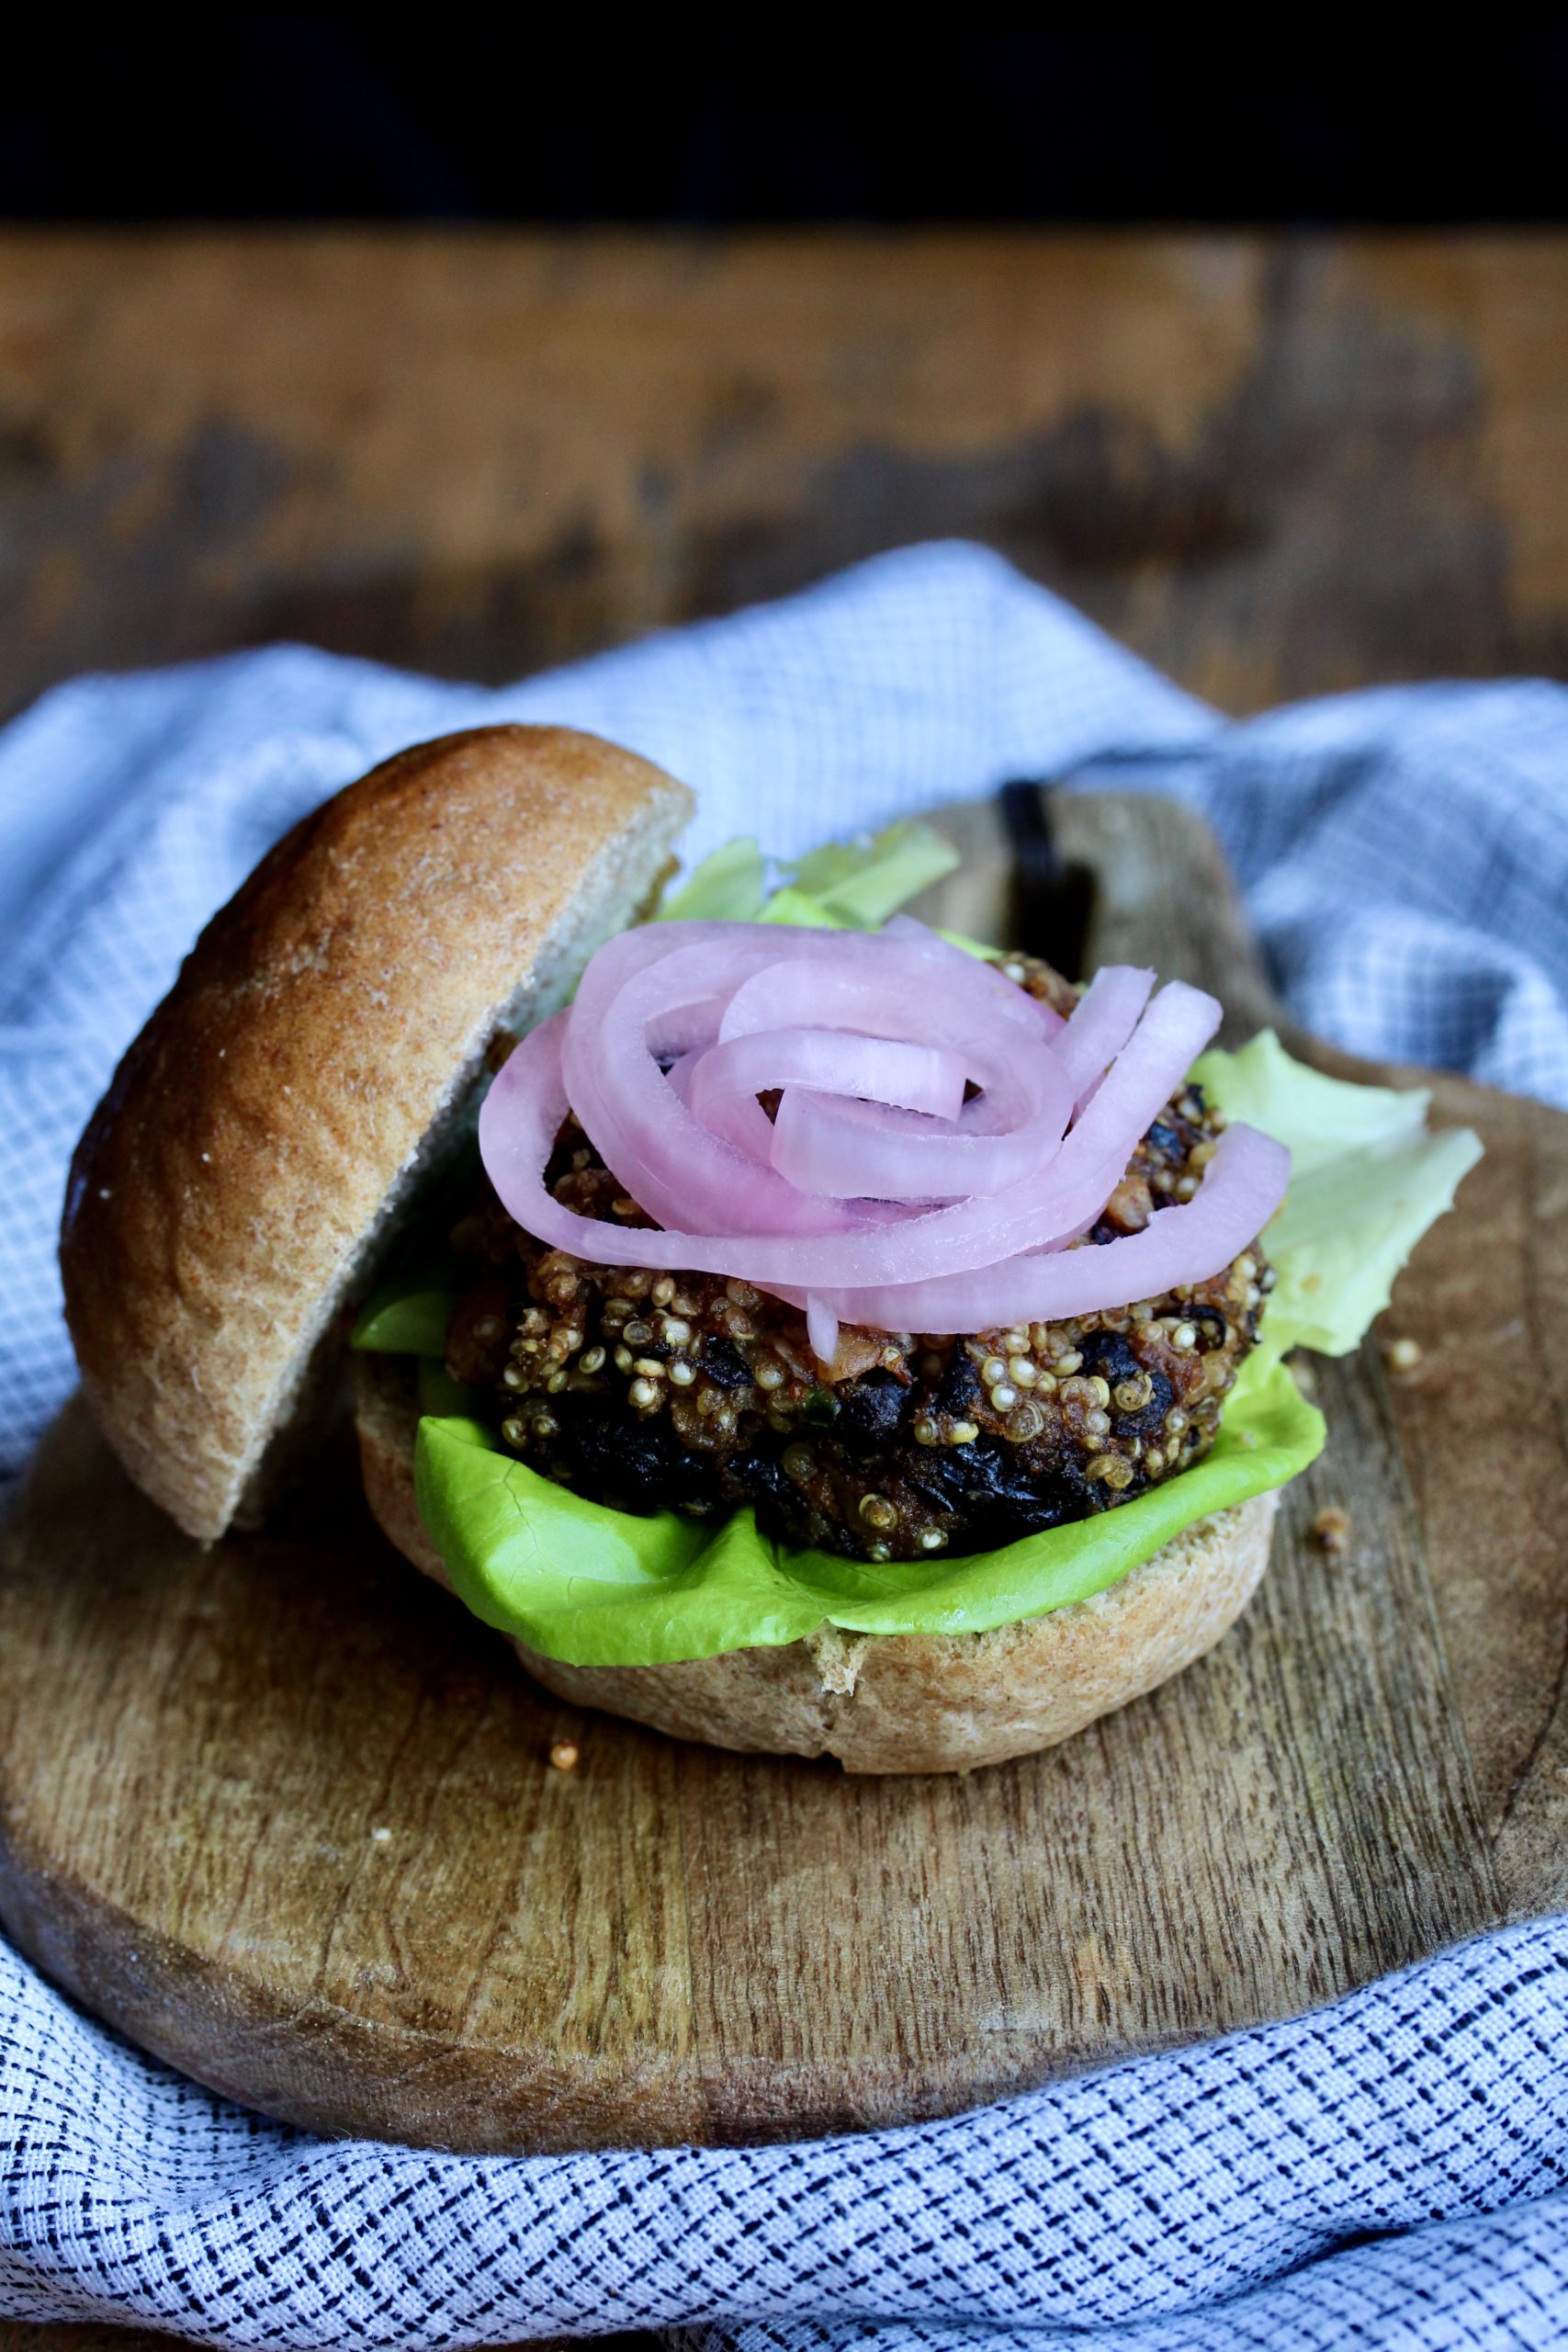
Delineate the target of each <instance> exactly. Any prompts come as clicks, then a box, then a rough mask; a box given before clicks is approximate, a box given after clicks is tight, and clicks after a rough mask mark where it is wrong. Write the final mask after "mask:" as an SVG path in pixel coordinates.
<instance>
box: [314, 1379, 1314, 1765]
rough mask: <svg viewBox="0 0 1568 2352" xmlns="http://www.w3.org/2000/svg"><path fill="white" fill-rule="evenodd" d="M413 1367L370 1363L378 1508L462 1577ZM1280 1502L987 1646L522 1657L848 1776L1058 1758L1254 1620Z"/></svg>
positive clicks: (866, 1639) (637, 1706)
mask: <svg viewBox="0 0 1568 2352" xmlns="http://www.w3.org/2000/svg"><path fill="white" fill-rule="evenodd" d="M418 1420H419V1415H418V1408H417V1403H416V1397H415V1383H414V1375H413V1372H412V1366H411V1365H410V1363H409V1361H408V1359H406V1358H402V1357H397V1356H368V1355H367V1356H363V1357H361V1358H360V1360H359V1366H358V1411H357V1426H358V1432H359V1455H360V1463H361V1465H362V1468H363V1471H364V1477H365V1492H366V1495H367V1498H368V1500H369V1504H370V1508H371V1510H372V1511H373V1512H374V1513H375V1515H376V1518H377V1519H378V1521H379V1522H380V1524H381V1526H382V1528H383V1529H384V1531H385V1532H386V1533H387V1534H388V1535H389V1536H390V1538H391V1540H392V1542H393V1543H394V1544H396V1545H397V1546H398V1549H399V1550H400V1552H402V1553H403V1554H405V1555H406V1556H407V1557H408V1558H409V1559H411V1560H412V1562H413V1564H414V1566H415V1567H417V1568H423V1571H424V1573H425V1575H426V1576H431V1577H435V1578H436V1580H437V1581H438V1582H439V1583H441V1584H446V1585H449V1584H450V1581H451V1580H450V1578H449V1577H448V1576H447V1574H446V1566H445V1565H444V1563H443V1561H442V1559H441V1555H440V1554H439V1553H438V1552H437V1550H436V1549H435V1546H434V1544H433V1543H432V1541H431V1538H430V1536H429V1534H428V1532H426V1529H425V1526H424V1522H423V1520H422V1519H421V1517H420V1512H419V1505H418V1502H417V1500H416V1498H415V1494H414V1469H413V1457H414V1435H415V1431H416V1430H417V1427H418ZM1278 1501H1279V1498H1278V1496H1277V1495H1273V1494H1268V1495H1258V1496H1257V1497H1255V1498H1253V1499H1252V1500H1251V1501H1250V1502H1245V1503H1237V1504H1235V1506H1233V1508H1232V1509H1230V1510H1224V1511H1219V1512H1217V1513H1216V1514H1215V1515H1214V1516H1213V1518H1211V1519H1204V1520H1200V1521H1198V1523H1197V1524H1196V1526H1193V1527H1190V1528H1188V1529H1187V1530H1186V1532H1184V1533H1183V1534H1181V1535H1179V1536H1177V1537H1176V1539H1175V1540H1174V1542H1172V1543H1169V1544H1167V1545H1166V1546H1165V1548H1164V1550H1163V1551H1161V1552H1157V1553H1156V1555H1155V1556H1154V1558H1153V1559H1152V1560H1149V1561H1146V1562H1145V1565H1144V1566H1142V1567H1139V1568H1134V1570H1133V1571H1132V1573H1131V1574H1130V1575H1129V1576H1126V1577H1122V1580H1121V1582H1120V1583H1119V1584H1115V1585H1112V1586H1111V1589H1109V1591H1106V1592H1102V1593H1098V1594H1096V1595H1095V1597H1094V1599H1093V1600H1081V1601H1077V1602H1075V1603H1074V1604H1073V1605H1072V1606H1071V1607H1069V1608H1066V1609H1057V1610H1054V1611H1052V1612H1051V1613H1050V1615H1048V1616H1045V1617H1032V1618H1029V1619H1027V1620H1026V1621H1025V1622H1024V1623H1021V1624H1017V1625H1003V1626H999V1627H998V1629H997V1630H996V1632H994V1633H989V1634H870V1635H867V1634H842V1633H840V1632H838V1631H837V1630H836V1629H835V1628H833V1627H831V1626H824V1627H823V1628H822V1629H821V1631H820V1632H818V1633H817V1634H812V1635H811V1636H810V1637H809V1638H808V1639H807V1640H806V1641H799V1642H791V1643H789V1644H788V1645H786V1646H784V1647H782V1648H778V1649H754V1650H729V1651H728V1652H726V1653H725V1655H724V1656H723V1657H709V1658H694V1659H692V1660H690V1661H689V1662H687V1663H684V1664H682V1665H678V1666H635V1667H634V1666H598V1667H584V1666H562V1665H561V1664H560V1663H559V1661H558V1659H555V1658H549V1657H540V1656H539V1655H538V1654H537V1653H536V1651H533V1650H531V1649H529V1648H528V1647H527V1646H526V1645H525V1643H523V1642H513V1648H514V1649H515V1650H516V1652H517V1655H518V1657H520V1658H521V1659H522V1661H523V1663H524V1665H525V1667H526V1668H527V1669H528V1671H529V1673H530V1674H531V1675H533V1677H534V1679H536V1681H538V1682H542V1683H543V1684H544V1686H545V1688H546V1689H547V1691H554V1692H555V1693H556V1694H557V1696H558V1697H559V1698H562V1699H569V1700H572V1701H574V1702H577V1703H578V1704H580V1705H581V1706H585V1707H602V1708H604V1711H605V1712H606V1713H609V1714H614V1715H629V1716H630V1717H631V1718H632V1720H633V1721H634V1722H635V1723H641V1724H651V1725H652V1727H653V1728H654V1730H656V1731H662V1732H669V1733H671V1734H672V1735H673V1736H674V1737H676V1738H678V1739H696V1740H704V1741H705V1742H706V1743H707V1744H708V1745H709V1746H710V1747H736V1748H742V1749H745V1750H748V1751H750V1752H761V1753H764V1754H776V1755H784V1756H834V1757H837V1758H838V1759H839V1761H840V1764H842V1765H843V1767H844V1769H845V1770H846V1771H850V1772H962V1771H969V1770H973V1769H974V1767H975V1766H976V1765H980V1764H999V1763H1002V1762H1004V1761H1005V1760H1006V1759H1007V1758H1009V1757H1010V1756H1026V1755H1031V1754H1032V1753H1033V1752H1034V1751H1035V1749H1037V1748H1042V1747H1055V1744H1056V1742H1057V1741H1058V1740H1063V1739H1067V1738H1069V1737H1070V1736H1072V1734H1073V1733H1074V1732H1076V1731H1081V1730H1082V1729H1083V1727H1084V1725H1085V1724H1091V1723H1093V1722H1094V1720H1095V1718H1096V1717H1097V1716H1099V1715H1105V1714H1109V1713H1111V1710H1112V1709H1113V1708H1116V1707H1123V1706H1125V1705H1126V1703H1127V1702H1128V1701H1129V1700H1130V1699H1137V1698H1141V1697H1142V1695H1143V1693H1144V1692H1145V1691H1153V1690H1154V1689H1155V1688H1156V1685H1157V1684H1159V1683H1161V1682H1166V1681H1168V1679H1170V1677H1171V1676H1172V1675H1173V1674H1179V1673H1180V1671H1181V1669H1182V1668H1183V1667H1187V1666H1190V1665H1191V1664H1192V1662H1193V1660H1194V1659H1195V1658H1199V1657H1202V1656H1203V1654H1204V1652H1205V1651H1206V1650H1210V1649H1212V1648H1213V1645H1214V1644H1215V1643H1216V1642H1217V1641H1218V1640H1219V1638H1220V1636H1221V1634H1224V1632H1225V1631H1226V1630H1227V1629H1228V1628H1229V1627H1230V1626H1231V1625H1232V1624H1234V1623H1235V1620H1236V1618H1237V1617H1239V1616H1240V1614H1241V1612H1242V1611H1243V1610H1244V1609H1245V1608H1246V1606H1247V1602H1248V1601H1249V1600H1251V1598H1252V1595H1253V1593H1254V1592H1255V1591H1256V1590H1257V1589H1258V1581H1259V1579H1260V1578H1261V1577H1262V1575H1263V1571H1264V1569H1265V1568H1266V1567H1267V1566H1268V1565H1269V1537H1270V1534H1271V1532H1272V1530H1273V1525H1274V1512H1275V1509H1276V1506H1277V1504H1278Z"/></svg>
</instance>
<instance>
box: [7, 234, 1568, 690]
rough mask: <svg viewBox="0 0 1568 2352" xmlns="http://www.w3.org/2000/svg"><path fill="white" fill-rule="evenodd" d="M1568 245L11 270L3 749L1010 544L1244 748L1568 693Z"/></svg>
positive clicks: (702, 241)
mask: <svg viewBox="0 0 1568 2352" xmlns="http://www.w3.org/2000/svg"><path fill="white" fill-rule="evenodd" d="M1565 382H1568V238H1565V237H1563V236H1562V235H1540V236H1508V235H1495V234H1494V235H1473V236H1455V235H1452V234H1442V235H1436V234H1432V235H1410V234H1397V235H1360V236H1340V237H1314V236H1305V235H1285V234H1256V235H1241V234H1235V235H1216V234H1205V235H1156V234H1149V233H1109V234H1099V235H1085V234H1077V235H1057V234H1049V233H1043V232H999V233H998V232H972V233H953V232H947V233H938V232H920V233H908V232H899V233H875V232H861V233H826V232H797V233H782V234H770V235H743V236H725V237H714V236H698V235H675V234H671V235H664V236H657V235H655V236H646V235H645V236H636V235H617V234H605V233H597V234H583V233H562V234H546V233H534V232H492V231H475V232H462V231H457V232H450V231H430V232H412V233H411V232H379V233H378V232H364V231H358V232H356V231H353V230H332V231H287V230H285V231H270V232H248V233H246V234H243V235H235V234H233V233H231V232H230V233H224V232H205V233H204V232H190V231H174V232H138V233H127V234H122V235H106V234H104V233H102V232H91V231H80V232H77V231H73V232H25V231H11V232H5V233H3V234H0V711H4V710H6V709H10V708H15V707H17V706H18V705H19V704H20V703H22V702H23V701H25V700H26V699H27V698H28V697H29V696H30V695H33V694H36V693H37V692H38V691H39V689H40V688H42V687H44V686H46V685H49V684H52V683H53V682H54V681H55V680H56V679H58V678H61V677H63V676H66V675H69V674H70V673H73V672H75V671H77V670H82V669H91V668H97V667H100V666H108V667H115V666H124V665H126V664H130V663H136V662H162V661H168V660H171V659H175V658H180V657H185V656H188V655H193V654H199V653H207V652H214V651H223V650H228V649H230V648H231V647H232V646H235V645H242V644H253V643H257V642H261V641H265V640H266V639H275V638H279V637H288V638H297V639H305V640H308V641H310V642H313V643H316V644H321V645H325V646H328V647H331V648H333V649H334V650H342V651H347V652H354V653H366V654H370V655H374V656H377V657H378V658H380V659H383V660H387V661H392V662H401V663H405V664H408V665H410V666H412V667H415V668H422V669H433V670H436V671H441V672H444V673H448V674H457V675H461V676H469V677H475V678H479V679H483V680H489V681H491V682H499V681H502V680H503V679H507V678H511V677H514V676H517V675H519V674H520V673H523V672H524V671H525V670H529V669H533V668H536V667H538V666H539V665H540V664H542V663H544V662H551V661H555V660H558V659H563V658H567V657H570V656H572V655H574V654H578V653H581V652H583V651H585V650H592V649H593V648H596V647H598V646H602V645H606V644H609V643H613V642H617V641H619V640H621V639H624V638H626V636H628V635H630V634H634V633H636V632H637V631H638V630H641V629H646V628H652V627H656V626H659V625H661V624H664V623H667V622H671V621H680V620H683V619H686V618H689V617H691V616H694V615H697V614H705V613H714V612H722V611H726V610H728V609H729V608H730V607H732V606H733V605H736V604H738V603H741V602H744V601H747V600H749V599H752V598H756V597H760V596H769V595H773V594H780V593H783V592H785V591H788V590H791V589H794V588H797V587H800V586H803V585H804V584H805V583H806V582H808V581H810V580H812V579H815V578H817V577H818V576H819V575H820V574H821V573H822V572H824V571H829V570H831V569H832V568H833V567H834V566H835V565H837V564H840V563H843V562H848V561H851V560H853V559H855V558H857V557H861V556H864V555H869V554H873V553H874V552H876V551H877V550H879V549H881V548H888V547H892V546H897V545H901V544H903V543H906V542H908V541H910V540H915V539H920V538H931V537H954V536H962V537H974V538H978V539H981V540H984V541H986V542H987V544H988V545H990V546H993V547H996V548H999V549H1000V550H1001V551H1002V552H1003V553H1004V554H1006V555H1008V556H1010V558H1012V559H1013V560H1015V561H1016V562H1018V563H1020V564H1021V565H1022V567H1023V568H1024V570H1025V571H1028V572H1030V573H1031V574H1032V576H1033V577H1035V578H1037V579H1040V580H1043V581H1045V582H1048V583H1049V584H1050V585H1052V586H1053V587H1055V588H1057V589H1060V590H1061V591H1062V592H1063V593H1065V594H1067V595H1069V596H1071V597H1072V598H1074V599H1075V600H1076V601H1077V602H1078V603H1079V604H1081V605H1083V606H1084V607H1085V609H1086V610H1087V611H1089V613H1091V614H1092V615H1094V616H1095V617H1096V618H1098V619H1100V620H1101V621H1103V622H1104V623H1105V624H1106V625H1107V626H1108V627H1110V628H1112V629H1114V630H1115V631H1116V632H1117V634H1118V635H1120V636H1121V637H1122V638H1123V639H1125V640H1126V641H1127V642H1128V643H1129V644H1131V645H1133V646H1134V647H1136V648H1137V649H1138V650H1140V651H1142V652H1144V653H1146V654H1147V655H1149V656H1150V657H1151V658H1152V659H1153V660H1154V661H1156V662H1159V663H1161V664H1162V665H1163V666H1164V667H1166V668H1168V669H1169V670H1170V671H1172V672H1173V673H1175V674H1176V675H1177V676H1178V677H1179V678H1180V679H1182V680H1183V681H1184V682H1185V683H1186V684H1189V685H1190V686H1192V687H1194V688H1195V689H1196V690H1197V691H1198V692H1200V693H1201V694H1204V695H1209V696H1211V697H1212V698H1213V700H1215V701H1216V702H1218V703H1219V704H1220V705H1222V706H1223V707H1226V708H1230V709H1235V710H1241V709H1250V708H1255V707H1260V706H1262V705H1265V704H1268V703H1271V702H1274V701H1277V700H1279V699H1280V698H1282V697H1286V696H1290V695H1301V694H1309V693H1316V692H1320V691H1322V690H1324V689H1325V688H1331V687H1336V686H1342V685H1350V684H1361V683H1363V682H1366V681H1368V680H1377V681H1381V680H1382V679H1385V678H1390V677H1419V676H1431V675H1441V674H1455V673H1460V674H1469V675H1474V674H1483V673H1497V672H1507V671H1512V672H1519V671H1533V670H1545V671H1547V672H1549V673H1562V671H1563V669H1564V667H1565V666H1568V497H1565V495H1564V492H1563V490H1562V484H1564V483H1568V401H1564V398H1563V390H1562V388H1563V385H1564V383H1565Z"/></svg>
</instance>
